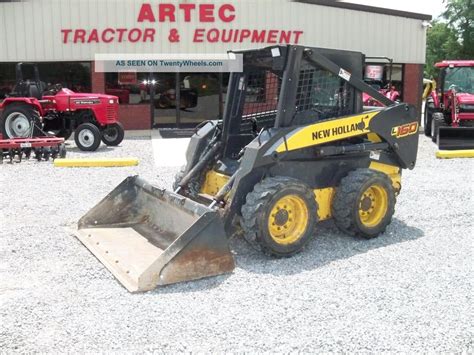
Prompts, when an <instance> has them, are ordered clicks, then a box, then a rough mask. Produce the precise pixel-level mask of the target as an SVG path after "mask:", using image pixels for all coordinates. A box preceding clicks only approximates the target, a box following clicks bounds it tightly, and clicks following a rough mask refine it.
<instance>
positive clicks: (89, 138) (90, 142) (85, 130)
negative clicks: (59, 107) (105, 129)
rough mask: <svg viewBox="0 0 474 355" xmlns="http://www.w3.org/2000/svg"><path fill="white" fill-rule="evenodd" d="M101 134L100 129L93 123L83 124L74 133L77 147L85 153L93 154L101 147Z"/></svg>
mask: <svg viewBox="0 0 474 355" xmlns="http://www.w3.org/2000/svg"><path fill="white" fill-rule="evenodd" d="M100 139H101V134H100V130H99V128H97V126H96V125H94V124H92V123H82V124H80V125H79V127H77V128H76V131H75V132H74V141H75V142H76V145H77V147H78V148H79V149H80V150H82V151H85V152H93V151H95V150H97V148H99V146H100Z"/></svg>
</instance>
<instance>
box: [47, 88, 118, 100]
mask: <svg viewBox="0 0 474 355" xmlns="http://www.w3.org/2000/svg"><path fill="white" fill-rule="evenodd" d="M55 96H56V97H58V96H69V97H71V98H74V99H76V98H77V99H91V100H93V99H100V100H101V101H102V100H118V97H117V96H113V95H106V94H92V93H83V92H81V93H77V92H74V91H72V90H69V89H61V90H59V91H58V93H57V94H56V95H55Z"/></svg>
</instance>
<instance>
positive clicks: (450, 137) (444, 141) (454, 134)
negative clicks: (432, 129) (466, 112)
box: [437, 127, 474, 150]
mask: <svg viewBox="0 0 474 355" xmlns="http://www.w3.org/2000/svg"><path fill="white" fill-rule="evenodd" d="M437 142H438V148H439V150H466V149H474V127H439V130H438V137H437Z"/></svg>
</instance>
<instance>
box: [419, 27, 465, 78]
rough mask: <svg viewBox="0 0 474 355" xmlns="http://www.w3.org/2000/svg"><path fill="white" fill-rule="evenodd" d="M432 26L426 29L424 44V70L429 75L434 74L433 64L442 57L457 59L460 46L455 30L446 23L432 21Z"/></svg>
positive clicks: (460, 49)
mask: <svg viewBox="0 0 474 355" xmlns="http://www.w3.org/2000/svg"><path fill="white" fill-rule="evenodd" d="M432 25H433V27H432V28H430V29H429V30H428V34H427V39H426V42H427V46H426V65H425V72H426V75H428V76H429V77H433V76H435V74H436V70H435V68H434V64H435V63H436V62H439V61H441V60H443V59H459V56H460V53H461V51H462V46H461V44H460V43H459V41H458V38H457V36H456V32H455V31H454V30H452V29H451V28H450V27H449V26H448V25H447V24H446V23H444V22H440V21H436V20H435V21H433V22H432Z"/></svg>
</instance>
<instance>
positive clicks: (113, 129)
mask: <svg viewBox="0 0 474 355" xmlns="http://www.w3.org/2000/svg"><path fill="white" fill-rule="evenodd" d="M124 136H125V132H124V130H123V126H122V124H121V123H120V122H116V123H114V124H111V125H109V126H108V127H106V128H105V129H104V130H103V131H102V142H104V144H106V145H108V146H112V147H115V146H117V145H119V144H120V143H122V141H123V137H124Z"/></svg>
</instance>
